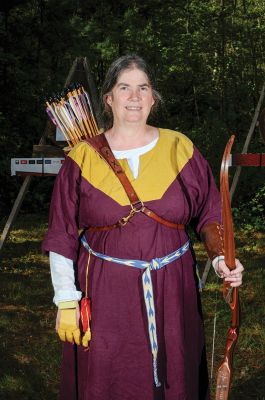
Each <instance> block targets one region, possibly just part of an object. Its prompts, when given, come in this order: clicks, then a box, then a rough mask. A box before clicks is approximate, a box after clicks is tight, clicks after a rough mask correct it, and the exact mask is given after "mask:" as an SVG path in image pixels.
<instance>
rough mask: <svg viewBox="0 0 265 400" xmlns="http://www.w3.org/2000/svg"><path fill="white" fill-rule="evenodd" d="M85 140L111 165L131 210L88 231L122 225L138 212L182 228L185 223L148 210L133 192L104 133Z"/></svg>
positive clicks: (165, 223)
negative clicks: (113, 222)
mask: <svg viewBox="0 0 265 400" xmlns="http://www.w3.org/2000/svg"><path fill="white" fill-rule="evenodd" d="M86 142H87V143H88V144H89V145H90V146H91V147H93V149H95V150H96V152H97V153H98V154H99V155H100V157H102V158H103V159H104V160H105V161H106V162H107V164H108V165H109V166H110V167H111V169H112V170H113V172H114V173H115V175H116V176H117V178H118V179H119V181H120V182H121V184H122V186H123V188H124V190H125V192H126V194H127V196H128V198H129V200H130V204H131V211H130V213H129V215H127V216H126V217H123V218H121V219H120V220H119V221H118V222H117V223H116V224H113V225H107V226H95V227H90V228H89V230H90V231H92V232H93V231H107V230H110V229H113V228H117V227H120V226H124V225H126V224H127V222H128V221H129V220H130V219H131V218H132V217H133V215H134V214H136V213H138V212H142V213H143V214H145V215H146V216H147V217H150V218H152V219H153V220H155V221H156V222H159V223H160V224H162V225H165V226H167V227H168V228H174V229H184V228H185V225H183V224H175V223H174V222H170V221H167V220H166V219H164V218H162V217H159V215H157V214H156V213H154V212H153V211H151V210H149V208H147V207H146V206H145V205H144V204H143V202H142V201H141V200H140V199H139V197H138V196H137V193H136V192H135V190H134V188H133V186H132V184H131V182H130V181H129V179H128V178H127V176H126V174H125V172H124V171H123V169H122V167H121V165H120V163H119V161H118V160H117V159H116V158H115V157H114V154H113V153H112V151H111V148H110V146H109V144H108V141H107V139H106V137H105V135H104V133H101V134H100V135H97V136H94V137H92V138H87V139H86Z"/></svg>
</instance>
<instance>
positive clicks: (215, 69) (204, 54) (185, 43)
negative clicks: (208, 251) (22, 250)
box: [0, 0, 265, 229]
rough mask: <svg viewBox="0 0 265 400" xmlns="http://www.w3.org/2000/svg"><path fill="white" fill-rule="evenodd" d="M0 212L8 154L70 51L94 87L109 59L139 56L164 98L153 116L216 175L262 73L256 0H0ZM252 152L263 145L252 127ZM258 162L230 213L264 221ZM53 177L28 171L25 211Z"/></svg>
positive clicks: (262, 23) (5, 197) (11, 185)
mask: <svg viewBox="0 0 265 400" xmlns="http://www.w3.org/2000/svg"><path fill="white" fill-rule="evenodd" d="M0 11H1V14H0V15H1V18H0V21H1V23H0V34H1V39H2V40H1V42H2V45H1V48H0V52H1V53H0V59H1V74H2V78H1V82H0V85H1V88H0V93H1V95H0V98H1V113H0V148H1V151H0V179H1V185H0V219H1V218H2V219H5V218H6V217H7V216H8V214H9V212H10V210H11V208H12V204H13V202H14V200H15V198H16V196H17V193H18V191H19V188H20V186H21V183H22V178H19V177H11V176H10V158H11V157H14V156H21V157H22V156H31V154H32V147H33V145H34V144H38V142H39V140H40V137H41V136H42V134H43V132H44V129H45V125H46V120H47V117H46V113H45V106H44V104H45V99H46V98H47V97H48V96H49V95H50V94H51V93H54V92H56V91H61V89H62V87H63V85H64V82H65V79H66V77H67V75H68V72H69V70H70V68H71V66H72V64H73V61H74V60H75V58H76V57H87V58H88V61H89V64H90V67H91V70H92V73H93V77H94V80H95V83H96V86H97V88H98V90H99V91H100V87H101V85H102V81H103V78H104V75H105V72H106V70H107V68H108V67H109V65H110V63H111V62H112V61H113V60H114V59H115V58H116V57H118V56H120V55H123V54H126V53H137V54H139V55H141V56H143V57H144V58H145V59H146V60H147V61H148V62H149V63H150V64H151V65H152V66H153V69H154V71H155V75H156V77H157V84H158V90H159V91H160V92H161V94H162V96H163V99H164V103H163V106H162V108H161V109H160V110H159V113H158V114H157V116H156V117H155V121H154V123H156V124H157V125H159V126H161V127H167V128H172V129H177V130H180V131H181V132H183V133H185V134H187V135H188V136H189V137H190V138H191V139H192V140H193V141H194V142H195V144H196V145H197V147H198V148H199V149H200V151H201V152H202V153H203V154H204V156H205V157H206V158H207V159H208V161H209V162H210V164H211V166H212V168H213V171H214V175H215V177H216V181H217V182H218V173H219V168H220V161H221V157H222V153H223V150H224V146H225V143H226V142H227V140H228V138H229V136H230V135H231V133H232V132H233V133H235V135H236V143H235V145H234V148H233V152H240V151H241V150H242V147H243V143H244V140H245V138H246V135H247V132H248V130H249V127H250V124H251V121H252V118H253V115H254V111H255V107H256V105H257V102H258V99H259V95H260V91H261V88H262V85H263V83H264V81H265V63H264V55H265V2H264V1H262V0H209V1H203V0H202V1H201V0H175V1H173V0H163V1H159V0H145V1H143V0H139V1H138V0H120V1H116V0H108V1H106V0H97V1H91V0H61V1H57V0H35V1H34V0H13V1H11V0H9V1H2V2H1V9H0ZM249 152H265V145H264V144H263V143H262V141H261V138H260V134H259V130H258V128H256V131H255V134H254V136H253V139H252V142H251V145H250V149H249ZM264 176H265V175H264V171H263V170H261V169H256V168H252V169H251V168H249V169H245V170H244V171H243V174H242V176H241V179H240V184H239V187H238V189H237V192H236V195H235V198H234V208H235V217H237V216H238V219H239V218H240V220H241V222H242V221H243V222H244V223H245V224H249V225H251V226H252V227H253V226H255V227H257V228H259V229H262V228H263V224H262V222H261V221H262V218H263V217H264V208H265V206H264V204H265V186H264ZM53 182H54V178H34V179H33V182H32V184H31V186H30V191H29V193H28V194H27V196H26V198H25V200H24V203H23V207H22V212H23V211H24V212H28V211H29V210H30V211H31V212H32V211H33V212H34V211H37V210H46V209H47V207H48V205H49V199H50V193H51V188H52V185H53Z"/></svg>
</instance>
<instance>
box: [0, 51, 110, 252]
mask: <svg viewBox="0 0 265 400" xmlns="http://www.w3.org/2000/svg"><path fill="white" fill-rule="evenodd" d="M72 82H75V83H80V84H81V85H83V86H84V88H85V90H86V91H87V92H88V93H89V95H90V99H91V102H92V108H93V112H94V115H95V118H96V121H97V125H98V127H102V126H103V124H102V119H101V116H100V106H99V100H98V93H97V89H96V86H95V83H94V79H93V76H92V73H91V71H90V67H89V64H88V61H87V59H86V57H85V58H83V57H78V58H76V59H75V61H74V62H73V65H72V67H71V69H70V71H69V74H68V76H67V78H66V81H65V84H64V87H67V86H69V85H70V84H71V83H72ZM46 138H48V139H49V141H50V142H51V143H52V144H53V145H47V144H45V141H46ZM33 156H34V157H63V156H64V153H63V150H62V147H61V146H60V145H58V143H57V142H56V140H55V126H54V125H53V123H52V122H51V121H50V119H48V120H47V123H46V127H45V131H44V134H43V135H42V137H41V139H40V141H39V144H38V145H35V146H33ZM31 179H32V176H31V175H28V176H26V178H25V179H24V182H23V184H22V186H21V188H20V191H19V193H18V195H17V198H16V200H15V203H14V205H13V208H12V210H11V213H10V215H9V217H8V219H7V222H6V224H5V226H4V229H3V232H2V235H1V239H0V252H1V250H2V248H3V246H4V243H5V241H6V239H7V237H8V235H9V232H10V230H11V228H12V225H13V223H14V221H15V219H16V216H17V214H18V212H19V210H20V207H21V205H22V203H23V199H24V197H25V195H26V193H27V190H28V188H29V185H30V182H31Z"/></svg>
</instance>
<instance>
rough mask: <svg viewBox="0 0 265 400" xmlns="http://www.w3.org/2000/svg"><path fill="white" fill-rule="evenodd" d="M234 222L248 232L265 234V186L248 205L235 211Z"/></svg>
mask: <svg viewBox="0 0 265 400" xmlns="http://www.w3.org/2000/svg"><path fill="white" fill-rule="evenodd" d="M233 215H234V220H235V222H236V223H238V224H239V225H241V226H242V228H244V229H245V230H247V231H253V230H254V231H255V230H258V231H262V232H265V222H264V221H265V184H263V186H261V187H260V189H259V190H257V192H256V193H255V194H254V196H253V197H252V198H251V200H249V201H248V202H247V203H246V204H242V205H241V206H240V207H239V208H234V209H233Z"/></svg>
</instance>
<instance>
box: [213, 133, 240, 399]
mask: <svg viewBox="0 0 265 400" xmlns="http://www.w3.org/2000/svg"><path fill="white" fill-rule="evenodd" d="M234 139H235V136H231V138H230V139H229V141H228V143H227V145H226V148H225V151H224V155H223V159H222V165H221V173H220V194H221V204H222V224H223V228H224V254H225V263H226V265H227V266H228V268H229V269H230V270H233V269H235V267H236V266H235V243H234V228H233V218H232V210H231V203H230V194H229V176H228V169H229V162H230V153H231V148H232V145H233V142H234ZM223 295H224V298H225V301H226V302H227V303H228V305H229V307H230V309H231V314H232V319H231V326H230V328H229V330H228V333H227V339H226V347H225V353H224V358H223V361H222V363H221V365H220V367H219V369H218V373H217V385H216V400H227V399H228V395H229V390H230V386H231V381H232V375H233V352H234V348H235V345H236V342H237V339H238V334H239V323H240V318H239V295H238V288H232V287H231V286H230V284H229V283H228V282H225V281H224V288H223Z"/></svg>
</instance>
